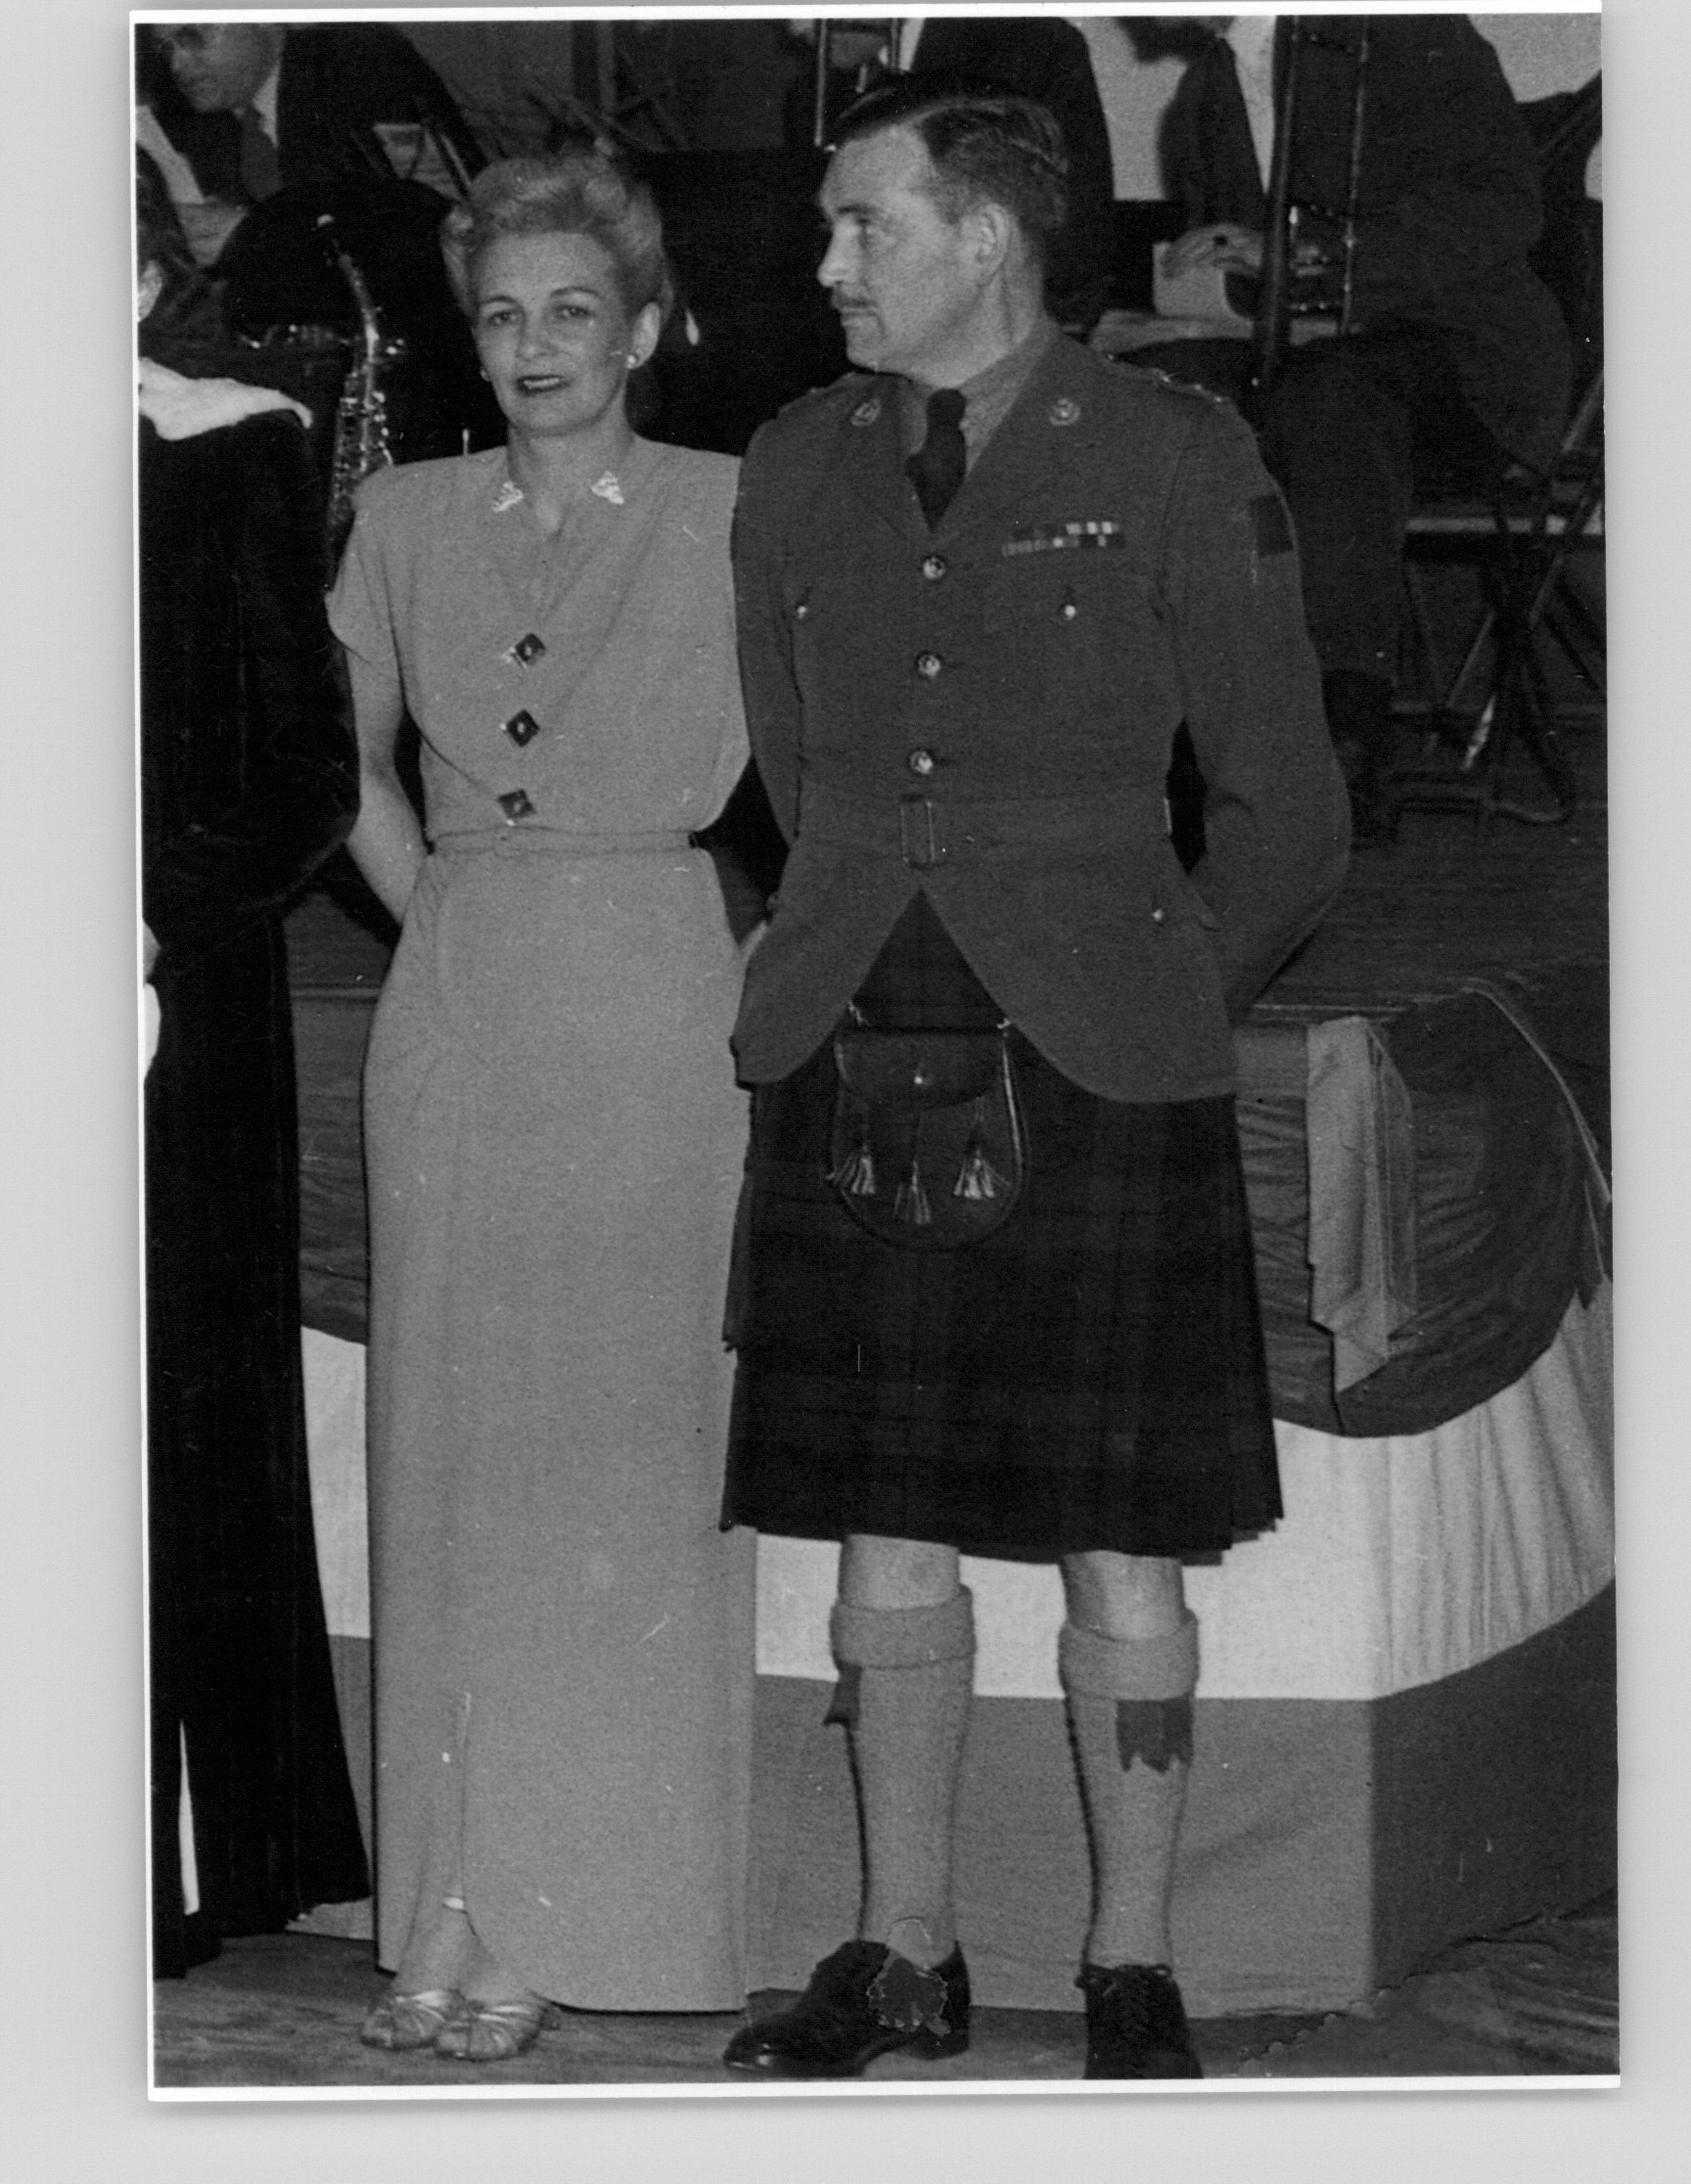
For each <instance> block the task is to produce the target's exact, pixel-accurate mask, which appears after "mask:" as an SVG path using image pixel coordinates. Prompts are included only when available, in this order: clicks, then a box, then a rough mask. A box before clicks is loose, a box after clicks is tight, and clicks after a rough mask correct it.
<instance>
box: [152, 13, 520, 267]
mask: <svg viewBox="0 0 1691 2184" xmlns="http://www.w3.org/2000/svg"><path fill="white" fill-rule="evenodd" d="M147 36H148V38H149V41H150V53H149V55H148V56H147V60H146V63H145V64H144V68H143V84H144V87H145V89H146V90H148V91H149V92H150V93H151V105H152V112H153V115H154V118H155V120H156V121H157V123H158V125H159V127H160V130H161V131H162V133H163V135H164V137H165V138H166V140H167V141H168V144H169V146H170V148H171V150H173V151H174V152H175V153H176V154H177V155H178V156H179V158H180V159H182V160H183V161H184V162H185V163H186V165H187V166H188V168H189V169H190V170H191V172H192V175H193V179H194V182H195V184H196V185H197V187H198V190H199V192H200V198H199V200H198V201H195V200H192V199H190V200H188V201H187V202H185V203H184V202H180V201H179V204H178V210H179V211H180V212H181V213H182V215H183V221H184V225H185V226H186V227H187V229H188V234H189V240H190V241H191V242H192V243H193V244H194V246H195V250H196V253H197V254H198V255H199V257H200V260H201V263H202V264H209V263H211V262H212V261H213V260H214V259H215V258H216V256H217V254H218V253H219V252H220V251H221V250H222V248H223V246H224V245H225V244H226V243H227V242H228V240H229V238H230V236H231V235H232V234H233V233H234V232H235V230H236V228H237V227H238V226H239V225H240V224H241V221H242V220H243V218H244V217H245V216H246V213H247V211H248V210H249V208H250V207H251V206H252V205H258V204H262V203H264V201H265V200H266V199H268V198H271V197H274V196H275V195H276V194H277V192H278V191H279V190H282V189H289V188H293V189H297V188H302V187H303V188H323V187H327V186H331V185H336V184H345V183H346V182H348V181H352V182H360V181H363V182H368V181H369V180H370V179H371V178H372V177H373V176H375V177H379V178H383V179H388V180H391V179H394V178H395V177H397V178H401V179H406V178H415V179H418V180H421V181H424V182H429V181H434V182H435V183H437V184H438V183H444V184H445V185H446V186H447V188H448V189H451V190H452V194H454V195H455V194H456V190H455V188H453V185H454V184H455V183H456V181H457V179H458V178H457V176H456V175H455V174H454V173H453V171H452V167H453V162H454V161H455V162H456V163H457V165H458V167H459V168H461V170H462V172H463V173H464V174H467V175H468V174H475V173H476V172H477V171H478V170H479V169H480V166H481V165H482V163H483V161H482V158H481V153H480V148H479V147H478V145H477V142H476V139H475V137H474V136H473V135H472V134H471V132H470V129H469V127H468V125H467V124H466V122H465V120H464V116H463V115H462V114H460V113H459V111H458V109H457V107H456V105H455V104H454V103H453V101H452V98H451V96H450V94H449V93H448V92H447V90H446V88H445V86H444V85H443V84H442V83H441V81H440V79H439V77H438V76H437V75H436V74H435V73H434V69H433V68H430V66H429V64H428V63H427V62H426V61H425V60H424V59H423V56H422V55H421V54H420V53H419V52H418V51H417V49H416V47H415V46H413V45H412V44H411V43H410V42H409V41H408V40H407V39H406V38H405V37H404V36H403V35H402V34H401V33H400V32H399V31H397V30H394V29H392V28H390V27H388V25H387V24H383V23H302V24H285V23H251V22H246V21H243V22H239V23H169V24H160V25H159V26H157V27H156V28H154V29H152V30H151V31H150V32H149V33H147ZM426 137H428V138H432V139H433V144H432V146H431V145H430V144H428V143H426V142H425V138H426ZM442 145H444V146H445V147H446V150H445V151H444V152H442V151H441V150H440V147H441V146H442ZM150 149H151V147H150ZM155 156H157V155H155ZM419 159H431V160H433V161H438V162H443V164H442V165H438V166H437V165H433V164H432V165H429V166H427V167H423V168H418V169H416V170H415V172H414V168H413V164H412V162H413V161H414V160H419ZM396 162H397V164H396Z"/></svg>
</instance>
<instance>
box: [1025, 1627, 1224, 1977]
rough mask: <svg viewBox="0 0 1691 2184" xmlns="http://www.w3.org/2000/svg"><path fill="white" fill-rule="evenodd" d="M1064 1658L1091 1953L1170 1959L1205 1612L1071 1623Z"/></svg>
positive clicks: (1096, 1957)
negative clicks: (1171, 1899) (1116, 1634)
mask: <svg viewBox="0 0 1691 2184" xmlns="http://www.w3.org/2000/svg"><path fill="white" fill-rule="evenodd" d="M1058 1664H1059V1672H1060V1674H1061V1677H1062V1682H1063V1690H1064V1693H1065V1695H1066V1697H1067V1699H1068V1702H1069V1720H1070V1725H1071V1727H1072V1729H1073V1731H1074V1750H1075V1754H1076V1757H1077V1758H1078V1761H1079V1766H1080V1785H1081V1789H1082V1792H1083V1793H1084V1796H1085V1799H1086V1819H1087V1826H1088V1832H1089V1834H1090V1837H1091V1843H1092V1925H1091V1930H1090V1932H1089V1933H1088V1934H1087V1938H1086V1961H1087V1963H1088V1964H1097V1965H1104V1966H1109V1965H1116V1964H1166V1963H1167V1962H1168V1961H1169V1946H1168V1896H1169V1889H1170V1885H1171V1883H1172V1880H1173V1875H1174V1850H1175V1845H1176V1843H1178V1841H1179V1835H1180V1816H1181V1813H1182V1811H1183V1810H1184V1808H1185V1803H1186V1780H1187V1776H1188V1774H1189V1772H1190V1769H1191V1762H1192V1693H1193V1691H1194V1690H1195V1689H1196V1687H1197V1683H1198V1623H1197V1618H1196V1617H1195V1616H1193V1615H1187V1616H1186V1617H1185V1619H1184V1620H1183V1621H1182V1623H1181V1624H1180V1626H1179V1628H1178V1629H1176V1630H1173V1631H1170V1632H1169V1633H1168V1634H1167V1635H1166V1636H1165V1637H1161V1638H1136V1639H1116V1638H1102V1637H1100V1636H1099V1635H1098V1633H1097V1632H1096V1631H1093V1630H1085V1629H1082V1628H1081V1626H1080V1625H1079V1624H1078V1623H1065V1625H1064V1626H1063V1632H1062V1636H1061V1638H1060V1639H1059V1641H1058Z"/></svg>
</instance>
